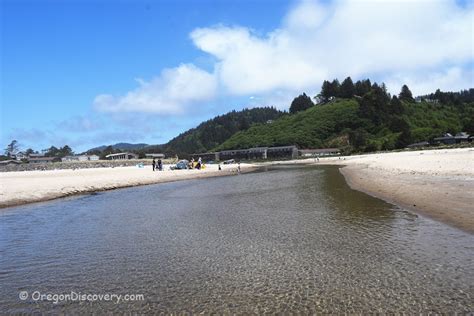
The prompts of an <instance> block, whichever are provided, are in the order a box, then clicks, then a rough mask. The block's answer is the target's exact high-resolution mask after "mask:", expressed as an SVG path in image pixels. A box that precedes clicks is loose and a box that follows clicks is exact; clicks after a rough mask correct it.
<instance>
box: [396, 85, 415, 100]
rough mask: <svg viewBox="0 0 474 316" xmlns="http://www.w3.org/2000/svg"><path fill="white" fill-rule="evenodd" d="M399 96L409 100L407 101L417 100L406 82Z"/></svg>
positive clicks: (401, 98)
mask: <svg viewBox="0 0 474 316" xmlns="http://www.w3.org/2000/svg"><path fill="white" fill-rule="evenodd" d="M398 97H399V98H400V100H402V101H407V102H413V101H415V99H413V95H412V93H411V91H410V89H409V88H408V86H407V85H406V84H404V85H403V86H402V90H401V91H400V94H399V95H398Z"/></svg>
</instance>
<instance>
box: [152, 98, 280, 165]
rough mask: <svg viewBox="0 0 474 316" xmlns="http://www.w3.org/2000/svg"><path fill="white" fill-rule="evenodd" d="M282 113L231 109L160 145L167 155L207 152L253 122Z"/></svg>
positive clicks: (275, 110)
mask: <svg viewBox="0 0 474 316" xmlns="http://www.w3.org/2000/svg"><path fill="white" fill-rule="evenodd" d="M284 115H285V112H282V111H278V110H277V109H275V108H273V107H262V108H253V109H244V110H242V111H232V112H229V113H227V114H224V115H220V116H217V117H215V118H213V119H210V120H208V121H206V122H203V123H201V124H199V125H198V126H197V127H196V128H192V129H190V130H188V131H186V132H184V133H182V134H180V135H179V136H177V137H175V138H173V139H172V140H171V141H169V142H168V143H167V144H164V145H161V146H160V147H161V149H162V150H163V152H165V153H166V154H167V155H174V154H177V155H178V156H183V155H184V156H186V155H188V154H193V153H201V152H207V151H209V150H211V149H212V148H214V147H217V146H218V145H220V144H222V143H223V142H224V141H226V140H227V139H228V138H229V137H231V136H232V135H234V134H235V133H237V132H239V131H244V130H246V129H248V128H250V127H251V126H252V125H253V124H256V123H265V122H267V121H269V120H270V121H271V120H276V119H278V118H280V117H282V116H284Z"/></svg>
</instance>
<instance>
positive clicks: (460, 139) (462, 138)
mask: <svg viewBox="0 0 474 316" xmlns="http://www.w3.org/2000/svg"><path fill="white" fill-rule="evenodd" d="M454 140H455V141H456V143H465V142H468V141H470V140H472V138H471V139H470V137H469V134H467V133H466V132H461V133H457V134H456V136H454Z"/></svg>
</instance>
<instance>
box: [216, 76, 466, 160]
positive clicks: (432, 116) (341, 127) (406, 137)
mask: <svg viewBox="0 0 474 316" xmlns="http://www.w3.org/2000/svg"><path fill="white" fill-rule="evenodd" d="M316 99H317V100H318V104H316V105H315V104H313V103H312V101H311V99H310V98H309V97H307V96H306V95H304V94H303V95H300V96H299V97H297V98H295V100H294V101H293V103H292V105H291V107H290V113H292V114H291V115H287V116H284V117H282V118H280V119H278V120H275V121H274V122H272V123H262V124H258V125H255V126H253V127H251V128H249V129H248V130H246V131H241V132H238V133H236V134H235V135H233V136H232V137H230V138H229V139H227V140H226V141H225V142H223V143H222V144H220V145H219V146H216V148H214V150H225V149H238V148H249V147H255V146H279V145H293V144H294V145H297V146H298V147H300V148H324V147H338V148H341V149H343V150H344V151H345V152H362V151H365V152H370V151H377V150H392V149H397V148H404V147H405V146H407V145H408V144H411V143H415V142H421V141H429V140H431V139H433V138H434V137H438V136H442V135H443V134H444V133H447V132H449V133H452V134H455V133H458V132H461V131H465V132H468V133H470V134H471V135H472V134H474V90H473V89H470V90H465V91H461V92H457V93H443V92H438V93H435V94H432V95H429V96H425V99H421V100H417V101H415V99H414V98H413V97H412V94H411V92H410V90H409V88H408V87H407V86H403V87H402V90H401V92H400V94H399V95H398V96H391V95H390V94H389V93H387V91H386V89H385V86H384V85H383V84H382V85H380V86H379V85H377V84H376V83H374V84H371V83H370V81H369V80H363V81H358V82H357V83H356V84H353V83H352V81H351V80H350V78H348V79H346V80H344V82H343V83H342V84H339V82H338V81H336V80H335V81H333V82H332V83H331V82H329V81H325V83H324V84H323V88H322V90H321V94H319V95H318V96H317V97H316Z"/></svg>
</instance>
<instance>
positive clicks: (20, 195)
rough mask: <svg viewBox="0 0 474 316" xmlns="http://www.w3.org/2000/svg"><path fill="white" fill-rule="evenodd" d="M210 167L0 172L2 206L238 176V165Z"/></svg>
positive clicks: (244, 166)
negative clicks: (112, 190) (200, 168)
mask: <svg viewBox="0 0 474 316" xmlns="http://www.w3.org/2000/svg"><path fill="white" fill-rule="evenodd" d="M221 167H222V170H220V171H219V170H218V166H217V165H207V166H206V168H205V169H202V170H169V165H164V169H165V170H164V171H155V172H153V171H152V170H151V168H152V167H151V166H145V167H143V168H138V167H136V166H133V167H117V168H91V169H76V170H71V169H64V170H46V171H19V172H2V173H0V207H8V206H14V205H20V204H26V203H32V202H40V201H47V200H52V199H56V198H60V197H65V196H69V195H75V194H82V193H90V192H97V191H105V190H111V189H117V188H124V187H131V186H137V185H146V184H154V183H162V182H170V181H178V180H189V179H199V178H207V177H216V176H226V175H236V174H237V165H235V164H233V165H221ZM255 168H256V166H255V165H252V164H245V163H242V164H241V171H242V172H243V173H245V172H250V171H253V170H255Z"/></svg>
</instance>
